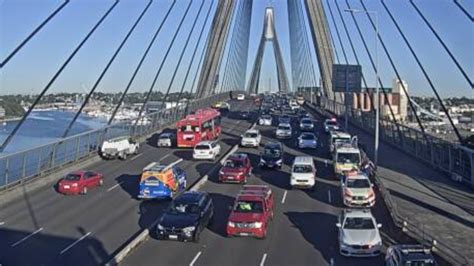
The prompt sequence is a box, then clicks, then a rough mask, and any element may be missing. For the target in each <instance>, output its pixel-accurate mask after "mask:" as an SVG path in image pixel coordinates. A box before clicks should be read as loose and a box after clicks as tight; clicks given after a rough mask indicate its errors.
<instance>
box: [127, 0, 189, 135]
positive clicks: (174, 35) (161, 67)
mask: <svg viewBox="0 0 474 266" xmlns="http://www.w3.org/2000/svg"><path fill="white" fill-rule="evenodd" d="M191 4H192V1H189V3H188V6H187V7H186V11H185V12H184V14H183V16H182V17H181V20H180V22H179V24H178V27H177V28H176V31H175V32H174V33H173V38H172V39H171V42H170V44H169V46H168V48H167V49H166V53H165V56H164V57H163V59H162V60H161V63H160V66H159V67H158V70H157V71H156V73H155V76H154V78H153V81H152V83H151V85H150V89H149V90H148V92H147V94H146V96H145V101H144V102H143V104H142V106H141V107H140V111H139V112H138V116H137V119H136V120H135V123H134V126H136V125H137V123H138V121H139V120H140V117H141V116H142V114H143V111H144V110H145V105H146V104H147V103H148V100H149V99H150V96H151V93H152V92H153V88H154V87H155V84H156V81H157V80H158V77H159V76H160V73H161V70H162V69H163V66H164V64H165V62H166V60H167V59H168V56H169V54H170V51H171V48H172V47H173V44H174V42H175V41H176V37H177V36H178V33H179V31H180V29H181V27H182V26H183V22H184V19H185V18H186V15H187V14H188V12H189V9H190V8H191Z"/></svg>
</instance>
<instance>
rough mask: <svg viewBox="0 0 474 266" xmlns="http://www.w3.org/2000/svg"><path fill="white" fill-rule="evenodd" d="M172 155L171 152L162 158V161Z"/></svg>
mask: <svg viewBox="0 0 474 266" xmlns="http://www.w3.org/2000/svg"><path fill="white" fill-rule="evenodd" d="M170 156H171V153H168V154H166V155H165V156H164V157H163V158H161V159H160V161H163V160H164V159H166V158H168V157H170Z"/></svg>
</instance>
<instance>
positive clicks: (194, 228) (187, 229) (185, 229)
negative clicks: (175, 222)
mask: <svg viewBox="0 0 474 266" xmlns="http://www.w3.org/2000/svg"><path fill="white" fill-rule="evenodd" d="M194 230H196V226H188V227H185V228H183V232H184V233H191V232H194Z"/></svg>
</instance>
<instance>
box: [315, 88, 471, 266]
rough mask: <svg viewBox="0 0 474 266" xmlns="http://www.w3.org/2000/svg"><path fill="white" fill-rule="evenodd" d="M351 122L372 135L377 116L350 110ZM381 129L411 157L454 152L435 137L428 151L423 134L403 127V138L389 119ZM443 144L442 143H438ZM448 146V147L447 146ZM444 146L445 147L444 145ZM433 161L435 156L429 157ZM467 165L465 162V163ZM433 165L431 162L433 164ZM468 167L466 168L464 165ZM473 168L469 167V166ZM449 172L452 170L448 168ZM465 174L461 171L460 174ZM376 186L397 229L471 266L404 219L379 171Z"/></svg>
mask: <svg viewBox="0 0 474 266" xmlns="http://www.w3.org/2000/svg"><path fill="white" fill-rule="evenodd" d="M307 96H308V97H306V101H307V103H308V105H309V107H310V108H312V109H314V110H316V111H317V112H319V113H321V114H322V115H324V116H327V117H331V116H334V115H342V114H344V111H345V110H344V107H343V106H342V105H341V104H338V103H334V102H333V101H327V100H321V99H315V98H313V99H311V98H310V97H309V95H307ZM350 117H351V123H353V124H355V125H356V126H358V127H359V128H361V129H363V130H366V131H368V132H369V133H370V134H372V132H373V129H374V126H375V124H374V122H375V120H374V117H373V115H370V114H364V113H361V112H359V111H358V110H351V115H350ZM382 128H383V134H381V137H382V136H383V137H382V138H383V139H384V140H386V141H388V142H391V143H399V144H402V143H404V145H403V146H397V147H399V148H401V149H402V150H404V151H406V152H411V155H415V156H416V157H418V156H422V157H425V159H423V158H422V159H423V160H424V161H426V158H428V155H427V154H430V156H433V155H432V154H433V153H435V154H436V153H437V152H443V151H444V149H448V150H449V149H451V147H450V146H452V144H450V143H446V142H445V141H440V140H439V139H437V138H433V139H432V140H430V138H428V142H431V143H432V145H433V146H432V147H431V150H429V152H427V151H426V149H427V148H426V147H427V144H426V139H425V138H423V137H422V136H421V132H419V131H417V130H414V129H411V128H408V127H405V126H401V131H402V133H401V136H399V134H398V130H397V127H396V125H395V124H394V123H393V122H391V121H387V120H381V127H380V129H381V131H380V132H381V133H382ZM417 141H421V142H425V143H421V144H419V143H417ZM436 141H440V142H436ZM448 144H449V145H448ZM441 145H444V146H441ZM429 158H433V157H429ZM450 158H451V157H449V156H444V157H443V155H441V156H440V157H438V158H436V159H435V161H436V160H437V161H438V162H441V161H442V160H448V162H445V164H446V165H449V164H451V163H452V162H451V161H449V160H450ZM457 160H459V161H458V163H459V164H461V163H462V161H461V160H464V159H463V158H461V157H457ZM464 162H465V161H464ZM430 163H431V161H430ZM464 167H466V166H464ZM469 167H470V165H469ZM446 169H449V168H446ZM461 172H462V171H461ZM373 179H374V183H375V184H376V186H377V188H378V190H379V191H380V193H381V195H382V198H383V199H384V202H385V205H386V206H387V208H388V211H389V212H390V215H391V217H392V220H393V222H394V224H395V226H397V227H398V228H401V229H402V231H403V232H404V233H406V234H407V235H409V236H411V237H413V238H414V239H416V240H417V241H419V242H420V244H423V245H424V246H428V247H431V249H432V250H433V251H434V252H436V253H437V254H439V256H441V257H442V258H443V259H445V260H446V261H448V262H449V263H451V264H452V265H470V264H469V260H468V259H467V258H466V257H465V256H463V255H462V254H460V253H459V252H458V251H457V250H455V249H453V248H451V247H450V246H449V245H448V244H447V243H445V242H443V241H440V240H439V239H438V240H437V238H436V237H435V236H433V235H431V234H429V233H428V232H426V230H424V226H423V225H420V224H419V223H417V222H416V221H412V220H410V219H409V218H408V217H405V216H403V215H401V214H400V213H399V212H398V207H397V205H396V202H395V201H394V200H393V199H392V196H391V193H390V190H388V189H387V188H386V187H385V186H384V184H383V182H382V181H381V180H380V176H379V174H378V173H377V172H375V173H374V175H373Z"/></svg>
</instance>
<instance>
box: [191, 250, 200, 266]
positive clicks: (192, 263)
mask: <svg viewBox="0 0 474 266" xmlns="http://www.w3.org/2000/svg"><path fill="white" fill-rule="evenodd" d="M201 254H202V252H201V251H199V252H198V253H197V254H196V256H194V258H193V260H192V261H191V263H189V266H193V265H194V263H196V261H197V260H198V259H199V256H201Z"/></svg>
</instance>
